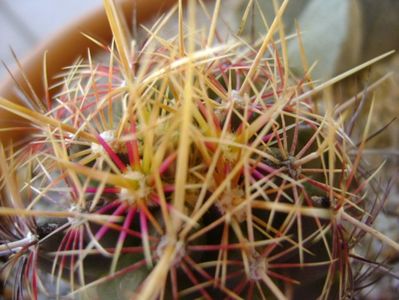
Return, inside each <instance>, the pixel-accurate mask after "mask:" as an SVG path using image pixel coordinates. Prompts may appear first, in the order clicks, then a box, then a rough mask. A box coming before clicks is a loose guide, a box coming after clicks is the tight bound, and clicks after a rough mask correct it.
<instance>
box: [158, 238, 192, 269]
mask: <svg viewBox="0 0 399 300" xmlns="http://www.w3.org/2000/svg"><path fill="white" fill-rule="evenodd" d="M171 243H173V244H174V246H175V251H174V259H173V262H172V264H173V265H174V266H175V265H177V264H178V263H179V262H180V261H181V260H182V259H183V257H184V255H186V251H185V247H184V243H183V242H182V241H171V240H170V238H169V237H168V236H166V235H164V236H162V237H161V240H160V241H159V244H158V246H157V248H156V250H155V253H156V255H157V257H158V258H161V257H162V255H163V253H164V252H165V249H166V247H167V246H168V245H170V244H171Z"/></svg>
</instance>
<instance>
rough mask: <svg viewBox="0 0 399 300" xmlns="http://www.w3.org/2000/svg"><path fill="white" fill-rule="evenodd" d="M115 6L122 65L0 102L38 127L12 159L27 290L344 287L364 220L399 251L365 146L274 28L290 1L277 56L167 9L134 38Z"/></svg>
mask: <svg viewBox="0 0 399 300" xmlns="http://www.w3.org/2000/svg"><path fill="white" fill-rule="evenodd" d="M105 4H106V5H105V8H106V10H107V13H108V15H109V20H110V24H111V28H112V29H113V31H114V36H115V43H114V44H112V45H111V46H110V47H106V46H103V47H104V50H105V52H106V55H107V58H108V62H107V63H104V62H101V63H100V62H96V60H95V59H94V60H93V59H92V58H91V57H90V55H89V58H88V60H87V61H81V62H79V63H77V64H76V65H74V66H72V67H71V68H69V70H68V73H67V75H66V76H65V77H64V78H63V79H62V81H61V82H60V86H62V89H61V91H60V92H59V93H58V94H57V95H56V96H55V97H54V99H53V103H52V105H51V107H47V108H46V109H45V108H38V111H36V112H35V111H33V110H29V109H25V108H23V107H20V106H18V105H16V104H12V103H10V102H9V101H7V100H5V99H0V100H1V101H0V106H1V107H2V108H5V109H7V110H10V111H12V112H14V113H15V114H17V115H19V116H22V117H24V118H26V119H28V120H30V121H32V123H33V124H34V126H35V127H36V128H37V131H36V132H35V134H34V135H33V136H32V137H31V140H30V143H29V144H27V145H25V146H23V147H22V148H20V149H19V150H18V151H16V152H15V153H13V152H10V153H7V155H6V150H4V149H3V150H2V156H1V167H2V185H3V198H2V210H1V214H2V215H3V217H2V227H1V232H0V233H1V237H2V240H3V241H4V243H3V244H2V245H1V246H0V253H1V255H3V256H5V257H7V259H8V262H7V263H5V267H4V268H5V270H8V271H9V272H8V275H9V277H11V276H15V277H14V278H16V280H17V284H16V285H15V293H14V295H15V297H16V298H18V299H20V298H24V297H33V298H37V297H38V294H39V293H41V294H44V295H46V293H47V296H49V297H61V296H62V295H64V294H66V295H69V296H72V297H78V296H82V297H95V298H100V299H110V297H111V295H112V296H115V295H118V296H119V297H120V299H130V298H132V299H154V298H160V299H185V298H193V297H194V298H199V297H200V298H204V299H219V298H226V299H266V298H267V299H269V298H270V299H286V298H287V299H289V298H293V299H296V298H298V297H300V295H306V297H307V299H315V298H317V297H320V298H321V299H333V298H344V297H350V296H351V295H352V293H353V292H354V290H355V287H356V282H355V280H354V278H355V277H356V276H355V274H353V273H352V269H351V259H353V255H352V254H353V249H354V247H355V246H356V244H357V243H358V242H359V240H360V238H361V236H362V234H364V232H367V233H370V234H372V235H373V236H374V237H376V238H378V239H380V240H382V241H384V242H387V243H388V244H389V245H390V246H393V247H395V248H396V249H399V246H398V245H397V244H396V243H395V242H393V241H392V240H389V239H388V238H386V237H385V236H383V235H382V234H379V233H376V232H375V231H373V229H372V228H371V227H370V224H371V222H372V220H373V218H374V217H375V214H376V212H377V211H378V209H376V207H379V203H380V202H381V201H382V199H380V198H379V195H378V193H376V194H373V193H372V189H371V188H370V186H371V184H372V183H371V182H372V180H373V177H374V175H375V174H374V173H373V174H372V175H366V174H365V172H364V171H363V169H362V150H363V148H364V143H365V142H362V143H360V145H358V146H356V145H355V144H354V142H353V141H352V140H351V139H350V138H349V137H348V136H347V134H346V133H345V130H344V126H343V124H342V120H341V119H337V118H334V117H333V114H332V112H331V110H329V109H327V112H326V113H320V112H319V111H320V107H319V106H317V103H316V102H315V101H314V99H313V98H312V96H313V93H312V86H313V84H312V83H311V82H308V81H306V80H304V79H303V80H302V79H297V78H296V77H294V76H293V75H292V74H291V73H290V72H289V70H288V69H287V63H286V57H284V56H281V54H280V53H281V49H280V48H279V46H278V45H277V43H276V42H275V41H274V40H273V33H274V31H275V30H276V29H277V28H278V26H279V22H280V17H281V14H282V13H283V10H284V8H285V6H286V4H287V1H284V4H283V5H282V7H281V9H280V11H279V12H278V14H277V18H276V19H275V21H274V22H273V24H272V25H271V27H270V31H269V34H268V35H267V36H266V37H265V39H263V40H262V41H261V42H260V44H259V45H260V50H259V51H255V50H254V49H253V48H252V47H250V46H248V45H246V44H245V43H244V42H242V41H240V40H239V39H236V40H233V41H230V42H225V43H223V44H222V45H220V46H214V47H211V46H212V44H213V37H214V36H215V28H214V27H215V26H214V22H211V26H210V27H211V29H210V31H209V32H208V33H207V34H208V38H204V39H202V36H201V35H202V32H203V31H200V32H201V33H200V34H199V36H200V38H198V39H194V33H195V28H194V27H190V26H192V24H191V25H190V26H188V27H189V29H188V32H184V31H183V30H182V28H183V20H182V18H181V17H180V18H179V24H180V25H181V26H180V27H179V28H180V29H181V31H180V32H179V35H178V36H177V37H175V38H171V39H163V38H161V37H160V36H159V35H158V34H157V32H159V31H160V30H161V29H162V25H163V23H164V21H161V22H159V23H157V24H156V25H155V27H154V28H152V29H151V30H150V34H149V40H148V42H147V43H145V44H144V45H143V46H142V47H133V49H130V48H129V47H128V46H127V45H129V44H130V43H128V42H127V41H126V40H125V39H124V36H123V34H122V33H123V30H122V28H121V27H120V26H121V25H120V23H119V22H118V18H117V14H116V12H115V7H114V4H113V1H105ZM218 4H220V1H217V4H216V7H218ZM189 7H190V9H191V10H193V1H191V2H190V4H189ZM181 11H182V4H181V3H180V5H179V12H181ZM217 14H218V11H217V10H215V13H214V16H216V17H217ZM179 15H181V14H179ZM168 16H170V15H168ZM214 19H215V17H214V18H213V19H212V20H214ZM165 22H166V21H165ZM157 26H158V27H157ZM203 40H204V41H205V42H202V41H203ZM135 45H137V43H135ZM115 48H116V49H115ZM333 81H334V80H333ZM333 81H332V82H333ZM327 85H328V84H326V86H327ZM320 87H321V86H319V87H316V89H315V91H320V90H322V89H321V88H320ZM43 107H44V105H43ZM367 130H368V129H367V128H366V129H365V138H364V141H365V140H366V138H367ZM349 152H351V153H355V155H354V156H350V155H349V154H348V153H349ZM19 173H24V175H23V176H21V175H19ZM3 220H4V222H3ZM3 224H5V225H3ZM19 224H20V225H19ZM14 225H15V227H13V228H10V226H11V227H12V226H14ZM15 265H18V266H19V267H17V268H16V267H14V266H15ZM12 267H14V268H13V270H11V269H12ZM39 269H40V272H38V271H37V270H39ZM46 274H47V275H46ZM48 274H50V275H48ZM10 280H11V279H10ZM45 281H46V282H45ZM49 286H51V287H49Z"/></svg>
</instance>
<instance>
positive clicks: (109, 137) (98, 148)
mask: <svg viewBox="0 0 399 300" xmlns="http://www.w3.org/2000/svg"><path fill="white" fill-rule="evenodd" d="M100 136H101V138H102V139H103V140H104V141H105V142H106V143H107V144H108V145H110V144H111V143H112V142H113V141H115V131H114V130H106V131H104V132H102V133H100ZM110 146H111V145H110ZM91 151H92V152H93V153H94V154H102V153H104V148H103V146H102V145H100V144H98V143H91Z"/></svg>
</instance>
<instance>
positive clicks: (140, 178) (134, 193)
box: [119, 171, 149, 204]
mask: <svg viewBox="0 0 399 300" xmlns="http://www.w3.org/2000/svg"><path fill="white" fill-rule="evenodd" d="M123 177H125V178H127V179H131V180H134V181H137V182H138V184H139V187H138V189H136V190H133V189H128V188H121V191H120V192H119V200H121V201H127V202H129V204H134V203H135V202H136V201H137V200H138V199H143V198H145V197H147V196H148V194H149V188H148V186H147V184H146V182H145V181H146V178H145V176H144V174H143V173H141V172H138V171H128V172H127V173H126V174H124V176H123Z"/></svg>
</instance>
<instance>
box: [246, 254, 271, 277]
mask: <svg viewBox="0 0 399 300" xmlns="http://www.w3.org/2000/svg"><path fill="white" fill-rule="evenodd" d="M266 272H267V263H266V258H265V257H262V256H260V255H259V254H258V253H255V254H253V255H252V256H251V257H250V260H249V278H250V279H252V280H255V281H258V280H261V279H262V277H263V276H264V274H266Z"/></svg>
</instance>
